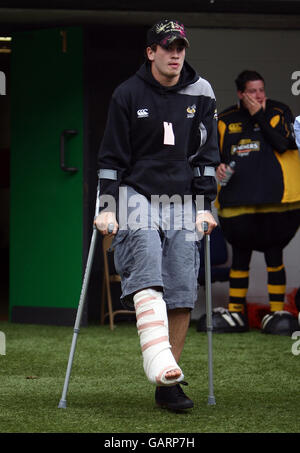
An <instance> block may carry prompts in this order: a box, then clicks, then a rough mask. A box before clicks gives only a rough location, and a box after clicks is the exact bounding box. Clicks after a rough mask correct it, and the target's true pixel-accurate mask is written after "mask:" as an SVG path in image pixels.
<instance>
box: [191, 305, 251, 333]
mask: <svg viewBox="0 0 300 453" xmlns="http://www.w3.org/2000/svg"><path fill="white" fill-rule="evenodd" d="M212 328H213V329H212V331H213V332H214V333H242V332H248V330H249V327H248V320H247V317H246V316H245V315H243V314H242V313H240V312H231V311H229V310H227V309H226V308H223V307H218V308H214V309H213V311H212ZM197 332H206V315H205V314H204V315H202V316H201V317H200V318H199V319H198V322H197Z"/></svg>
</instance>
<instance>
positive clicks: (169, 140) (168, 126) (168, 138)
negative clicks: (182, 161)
mask: <svg viewBox="0 0 300 453" xmlns="http://www.w3.org/2000/svg"><path fill="white" fill-rule="evenodd" d="M164 130H165V133H164V145H175V136H174V132H173V125H172V123H167V122H166V121H164Z"/></svg>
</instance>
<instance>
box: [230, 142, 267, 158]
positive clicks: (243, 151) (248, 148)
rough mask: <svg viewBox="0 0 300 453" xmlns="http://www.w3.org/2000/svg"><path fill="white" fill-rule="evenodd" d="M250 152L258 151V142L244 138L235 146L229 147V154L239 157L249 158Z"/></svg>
mask: <svg viewBox="0 0 300 453" xmlns="http://www.w3.org/2000/svg"><path fill="white" fill-rule="evenodd" d="M252 151H260V142H259V141H252V140H250V138H244V139H242V140H240V141H239V143H238V144H237V145H232V146H231V154H232V155H233V154H237V155H238V156H240V157H245V156H249V154H250V153H251V152H252Z"/></svg>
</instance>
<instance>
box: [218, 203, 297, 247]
mask: <svg viewBox="0 0 300 453" xmlns="http://www.w3.org/2000/svg"><path fill="white" fill-rule="evenodd" d="M219 220H220V224H221V228H222V230H223V233H224V236H225V238H226V239H227V241H228V242H229V243H230V244H231V245H232V246H234V247H237V248H243V249H251V250H257V251H259V252H265V251H266V250H268V249H270V248H273V247H279V248H282V249H283V248H284V247H286V246H287V245H288V243H289V242H290V241H291V239H292V238H293V237H294V236H295V234H296V232H297V230H298V228H299V226H300V209H295V210H291V211H284V212H268V213H254V214H242V215H238V216H235V217H221V216H219Z"/></svg>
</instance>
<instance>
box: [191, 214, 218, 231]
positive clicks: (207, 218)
mask: <svg viewBox="0 0 300 453" xmlns="http://www.w3.org/2000/svg"><path fill="white" fill-rule="evenodd" d="M203 222H206V223H207V225H208V230H207V231H203ZM217 225H218V224H217V222H216V221H215V219H214V216H213V215H212V213H211V212H210V211H198V212H197V217H196V227H197V229H198V231H199V232H200V233H204V234H210V233H211V232H212V230H213V229H214V228H216V226H217Z"/></svg>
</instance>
